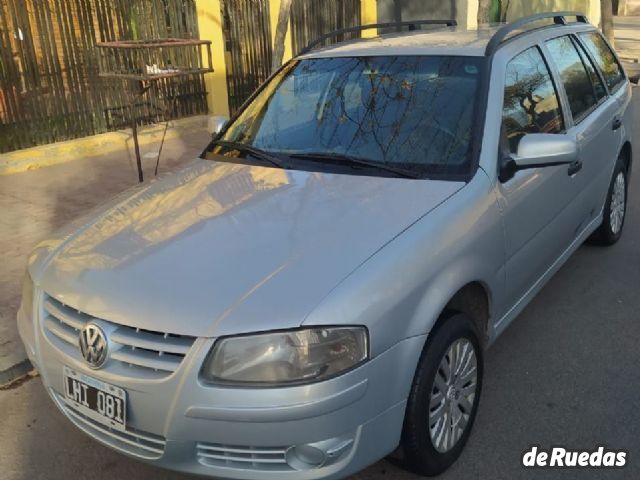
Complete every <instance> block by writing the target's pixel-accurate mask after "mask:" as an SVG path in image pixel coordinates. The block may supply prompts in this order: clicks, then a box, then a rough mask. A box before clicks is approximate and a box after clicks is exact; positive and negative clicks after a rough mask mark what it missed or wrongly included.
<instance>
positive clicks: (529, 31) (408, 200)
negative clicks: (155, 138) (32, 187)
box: [18, 13, 632, 480]
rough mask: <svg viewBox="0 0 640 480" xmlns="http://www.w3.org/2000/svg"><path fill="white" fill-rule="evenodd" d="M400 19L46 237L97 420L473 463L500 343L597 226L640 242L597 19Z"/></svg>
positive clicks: (324, 469) (77, 408) (129, 450)
mask: <svg viewBox="0 0 640 480" xmlns="http://www.w3.org/2000/svg"><path fill="white" fill-rule="evenodd" d="M434 24H435V25H434ZM438 24H441V25H438ZM424 25H429V27H428V28H424V29H423V26H424ZM405 26H409V31H405V32H399V31H397V30H399V29H400V27H405ZM369 27H370V26H369ZM376 27H377V28H379V29H380V31H379V32H378V33H379V34H378V36H376V37H374V38H367V39H364V38H363V39H356V40H351V41H348V42H342V43H339V44H335V45H332V46H329V47H325V46H321V47H319V48H314V47H311V48H309V49H308V50H307V51H305V52H304V53H303V54H301V55H299V56H298V57H296V58H294V59H293V60H292V61H290V62H288V63H287V64H286V65H285V66H283V67H282V68H281V69H280V70H279V71H277V72H276V73H274V75H273V76H272V77H271V78H270V79H269V80H268V81H267V82H266V83H265V84H264V85H263V86H262V87H261V88H260V89H259V90H258V91H257V92H256V93H255V94H254V95H253V96H252V98H250V99H249V100H248V101H247V102H246V104H245V105H244V106H243V107H242V108H241V109H240V111H239V112H237V113H236V114H235V116H234V117H233V118H232V119H231V120H229V121H228V122H223V121H221V120H220V119H217V120H216V119H214V121H213V122H212V123H213V126H214V128H215V130H216V132H215V137H214V138H213V140H212V142H211V144H210V145H209V146H208V147H207V148H206V150H205V151H204V152H203V154H202V157H201V158H198V159H195V160H193V161H191V162H190V163H188V164H187V165H186V166H185V167H184V168H183V169H182V170H180V171H178V172H176V173H173V174H171V175H168V176H164V177H162V178H160V179H158V180H157V181H154V182H151V183H148V184H146V185H143V186H141V187H137V188H135V189H133V190H130V191H128V192H126V193H124V194H122V195H120V196H119V197H117V198H116V199H114V200H113V201H111V202H110V203H109V204H107V205H104V206H102V207H101V208H98V209H97V210H95V211H93V212H91V213H90V214H88V215H87V216H85V217H83V218H81V219H78V220H77V221H76V222H74V223H73V224H71V225H69V226H68V227H67V228H65V229H63V230H62V231H60V232H58V233H57V234H56V235H54V236H53V237H52V238H50V239H48V240H46V241H44V242H42V243H41V244H40V245H39V246H38V247H37V248H36V250H35V251H34V252H33V254H32V255H31V257H30V259H29V266H28V275H27V276H26V279H25V283H24V293H23V301H22V306H21V309H20V312H19V314H18V324H19V329H20V334H21V337H22V340H23V341H24V344H25V347H26V349H27V352H28V354H29V357H30V359H31V361H32V362H33V364H34V366H35V367H36V368H37V369H38V370H39V372H40V374H41V378H42V382H43V384H44V386H45V388H46V391H47V392H48V394H49V395H50V396H51V399H52V400H53V403H54V404H55V405H56V406H57V408H58V409H59V410H60V411H61V412H62V413H63V414H64V415H65V416H66V417H67V418H68V419H69V421H70V422H71V423H73V424H74V425H75V426H76V427H78V428H79V429H81V430H82V431H84V432H86V433H87V434H88V435H90V436H91V437H93V438H95V439H96V440H97V441H99V442H102V443H104V444H105V445H108V446H109V447H111V448H114V449H116V450H118V451H120V452H122V453H124V454H126V455H129V456H131V457H134V458H137V459H141V460H144V461H147V462H150V463H153V464H155V465H159V466H161V467H166V468H169V469H174V470H178V471H182V472H188V473H193V474H200V475H205V476H212V477H220V478H229V479H261V480H265V479H266V480H269V479H271V480H287V479H295V480H298V479H325V478H331V479H335V478H345V477H347V476H349V475H351V474H353V473H354V472H357V471H359V470H361V469H363V468H364V467H366V466H367V465H370V464H371V463H373V462H375V461H377V460H379V459H381V458H383V457H384V456H385V455H388V454H389V453H391V452H393V451H395V450H396V449H397V448H398V447H400V448H401V452H402V458H404V461H405V463H406V466H407V467H408V468H410V469H412V470H413V471H415V472H418V473H420V474H423V475H437V474H438V473H440V472H443V471H444V470H445V469H447V468H448V467H449V466H450V465H451V464H452V463H453V462H454V461H455V460H456V458H457V457H458V456H459V454H460V452H461V451H462V449H463V447H464V445H465V442H466V441H467V438H468V437H469V434H470V431H471V428H472V424H473V421H474V417H475V415H476V411H477V409H478V402H479V399H480V394H481V389H482V377H483V351H484V350H485V349H486V348H487V347H488V346H489V345H490V344H491V343H492V342H493V341H494V340H495V339H496V337H497V336H498V335H499V334H500V333H501V332H502V331H503V330H504V329H505V328H506V327H507V325H509V323H510V322H511V321H512V320H513V319H514V318H515V317H516V316H517V315H518V313H519V312H520V311H521V310H522V309H523V308H524V307H525V306H526V305H527V303H528V302H529V301H530V300H531V299H532V298H533V297H534V295H535V294H536V293H537V292H538V291H539V290H540V289H541V288H542V286H543V285H544V284H545V282H546V281H547V280H549V278H550V277H551V276H552V275H553V274H554V273H555V272H556V271H557V270H558V269H559V268H560V267H561V266H562V264H563V263H564V262H565V261H566V260H567V258H568V257H569V256H570V255H571V254H572V253H573V252H574V251H575V250H576V249H577V248H578V247H579V246H580V245H581V244H582V243H583V242H585V241H587V240H588V241H592V242H597V243H599V244H604V245H611V244H614V243H615V242H616V241H617V240H618V239H619V238H620V235H621V233H622V229H623V226H624V220H625V206H626V198H627V185H628V177H629V174H630V170H631V163H632V145H631V138H632V135H631V133H632V132H631V109H630V108H629V104H630V99H631V82H630V80H629V78H628V77H627V76H626V74H625V72H624V71H623V69H622V68H621V66H620V63H619V61H618V59H617V57H616V55H615V53H614V52H613V51H612V49H611V47H610V46H609V45H608V43H607V42H606V40H605V39H604V38H603V36H602V35H601V34H600V32H599V31H598V30H597V29H596V28H595V27H594V26H592V25H590V24H589V23H588V21H587V19H586V18H585V17H584V16H583V15H580V14H576V13H571V14H569V13H566V14H564V13H550V14H541V15H537V16H534V17H527V18H525V19H522V20H519V21H517V22H515V23H512V24H509V25H503V26H499V27H495V28H494V27H492V28H486V29H485V28H480V29H478V30H465V29H460V28H458V27H456V26H455V22H453V21H447V22H433V21H423V22H404V23H400V24H393V25H382V24H380V25H377V26H376ZM385 27H390V30H392V32H391V33H384V32H383V30H384V28H385ZM364 28H366V27H359V28H358V29H351V30H352V31H353V30H360V29H364ZM337 33H338V34H339V33H345V32H344V31H343V32H337ZM337 33H336V32H334V33H333V34H331V35H333V36H335V35H336V34H337ZM321 40H326V39H321Z"/></svg>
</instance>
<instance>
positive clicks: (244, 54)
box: [222, 0, 273, 112]
mask: <svg viewBox="0 0 640 480" xmlns="http://www.w3.org/2000/svg"><path fill="white" fill-rule="evenodd" d="M222 29H223V34H224V42H225V52H226V66H227V86H228V90H229V110H231V112H235V111H236V110H237V109H238V108H239V107H240V106H241V105H242V104H243V103H244V101H245V100H246V99H247V98H248V97H249V96H250V95H251V94H252V93H253V92H254V91H255V90H256V89H257V88H258V87H259V86H260V84H261V83H262V82H264V81H265V80H266V79H267V78H268V77H269V74H270V73H271V58H272V53H273V52H272V45H271V23H270V15H269V0H223V2H222Z"/></svg>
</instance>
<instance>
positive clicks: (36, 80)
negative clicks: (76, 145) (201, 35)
mask: <svg viewBox="0 0 640 480" xmlns="http://www.w3.org/2000/svg"><path fill="white" fill-rule="evenodd" d="M195 12H196V9H195V1H194V0H2V1H0V152H6V151H11V150H16V149H19V148H25V147H29V146H33V145H38V144H44V143H51V142H55V141H60V140H67V139H71V138H77V137H82V136H87V135H93V134H97V133H103V132H106V131H110V130H115V129H119V128H123V127H124V126H127V124H128V121H129V118H130V115H131V109H132V107H133V106H132V104H131V98H132V97H131V96H130V95H129V91H130V85H129V84H128V83H127V82H124V81H115V82H114V81H113V80H111V79H103V78H100V77H99V76H98V53H97V51H96V48H95V44H96V43H97V42H108V41H116V40H139V39H157V38H167V37H178V38H198V26H197V25H198V24H197V18H196V13H195ZM151 67H152V66H151ZM154 88H155V90H154V98H155V101H154V102H149V103H148V104H143V105H136V107H137V108H136V112H137V113H138V115H139V112H140V111H143V112H144V114H143V115H141V116H140V117H141V121H142V122H144V123H151V122H157V121H163V120H165V119H169V118H179V117H184V116H188V115H194V114H200V113H206V111H207V104H206V92H205V86H204V81H203V78H202V75H194V76H192V77H185V78H180V79H166V80H162V81H159V82H157V85H156V86H155V87H154ZM169 99H171V102H169V101H168V100H169ZM166 105H171V108H165V107H166Z"/></svg>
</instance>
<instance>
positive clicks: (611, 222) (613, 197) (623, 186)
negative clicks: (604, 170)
mask: <svg viewBox="0 0 640 480" xmlns="http://www.w3.org/2000/svg"><path fill="white" fill-rule="evenodd" d="M627 192H628V175H627V170H626V168H625V166H624V163H623V162H622V159H618V162H617V163H616V168H615V169H614V171H613V176H612V177H611V183H610V184H609V190H608V192H607V200H606V202H605V204H604V210H603V215H602V223H601V224H600V226H599V227H598V229H597V230H596V231H595V232H593V234H592V235H591V236H590V237H589V239H588V242H589V243H591V244H595V245H604V246H610V245H614V244H615V243H617V242H618V240H620V237H621V236H622V230H623V227H624V221H625V218H626V213H627Z"/></svg>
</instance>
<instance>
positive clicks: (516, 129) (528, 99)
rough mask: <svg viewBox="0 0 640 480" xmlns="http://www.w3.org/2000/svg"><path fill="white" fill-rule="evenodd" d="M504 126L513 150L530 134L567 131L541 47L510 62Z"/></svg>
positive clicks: (503, 115)
mask: <svg viewBox="0 0 640 480" xmlns="http://www.w3.org/2000/svg"><path fill="white" fill-rule="evenodd" d="M502 128H503V134H504V135H506V139H507V140H508V142H509V148H510V150H511V152H512V153H515V152H516V151H517V150H518V144H519V143H520V139H521V138H522V137H524V136H525V135H526V134H528V133H561V132H562V131H563V130H564V124H563V120H562V112H561V110H560V104H559V102H558V95H557V92H556V89H555V87H554V85H553V81H552V80H551V74H550V73H549V68H548V67H547V64H546V63H545V61H544V58H543V57H542V54H541V53H540V50H539V49H538V47H533V48H530V49H529V50H525V51H524V52H522V53H521V54H519V55H517V56H515V57H514V58H513V59H512V60H511V61H510V62H509V64H508V65H507V76H506V79H505V92H504V108H503V113H502Z"/></svg>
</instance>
